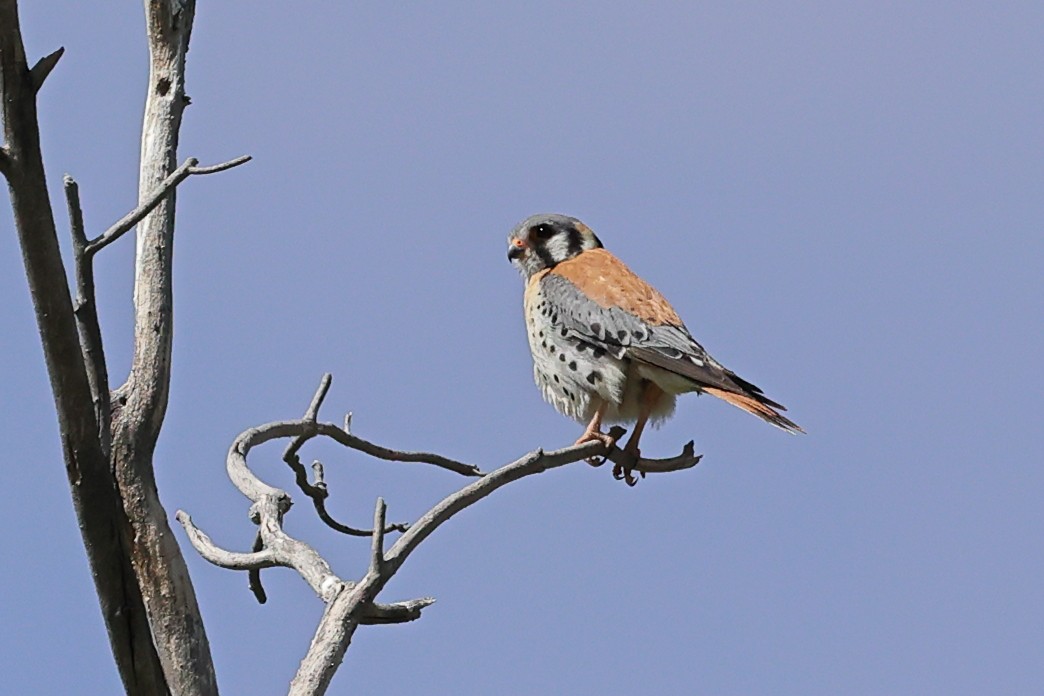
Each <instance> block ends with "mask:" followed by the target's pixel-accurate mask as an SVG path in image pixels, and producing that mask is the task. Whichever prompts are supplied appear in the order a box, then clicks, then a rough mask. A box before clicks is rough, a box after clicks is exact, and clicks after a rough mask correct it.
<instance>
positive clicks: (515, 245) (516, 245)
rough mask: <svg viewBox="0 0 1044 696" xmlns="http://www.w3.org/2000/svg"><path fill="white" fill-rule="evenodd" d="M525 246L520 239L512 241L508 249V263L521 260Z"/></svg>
mask: <svg viewBox="0 0 1044 696" xmlns="http://www.w3.org/2000/svg"><path fill="white" fill-rule="evenodd" d="M527 246H528V245H527V244H526V243H525V242H524V241H522V240H521V239H512V240H511V246H510V247H508V261H514V260H515V259H520V258H522V255H523V254H525V253H526V248H527Z"/></svg>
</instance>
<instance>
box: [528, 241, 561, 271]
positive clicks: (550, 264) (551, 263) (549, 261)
mask: <svg viewBox="0 0 1044 696" xmlns="http://www.w3.org/2000/svg"><path fill="white" fill-rule="evenodd" d="M533 251H535V252H536V255H537V256H539V257H540V260H541V261H543V262H544V267H545V268H554V267H555V263H556V262H555V259H554V257H552V256H551V252H550V251H548V250H547V247H546V246H544V245H543V244H535V245H534V246H533Z"/></svg>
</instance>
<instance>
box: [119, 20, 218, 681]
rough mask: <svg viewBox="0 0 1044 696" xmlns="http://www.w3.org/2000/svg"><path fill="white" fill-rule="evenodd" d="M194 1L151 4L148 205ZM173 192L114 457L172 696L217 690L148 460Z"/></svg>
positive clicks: (166, 374) (178, 115) (156, 224)
mask: <svg viewBox="0 0 1044 696" xmlns="http://www.w3.org/2000/svg"><path fill="white" fill-rule="evenodd" d="M194 12H195V2H194V0H178V1H175V0H146V1H145V18H146V30H147V35H148V46H149V81H148V90H147V96H146V100H145V117H144V123H143V125H142V138H141V161H140V172H139V179H138V200H139V202H140V203H142V204H145V203H146V202H149V201H151V200H153V199H154V192H155V191H157V190H158V189H161V188H163V186H164V182H165V180H166V179H167V177H168V176H170V174H171V173H172V172H173V171H174V170H175V167H176V166H177V150H178V135H179V131H180V128H181V119H182V113H183V111H184V109H185V106H186V105H187V103H188V99H187V97H186V96H185V56H186V53H187V52H188V45H189V37H190V35H191V32H192V20H193V15H194ZM175 197H176V193H175V191H173V190H172V191H170V193H169V194H167V195H165V196H162V197H161V198H160V200H159V201H158V202H157V203H156V204H155V207H154V208H153V209H152V212H151V213H149V214H148V216H147V217H145V218H144V219H143V220H142V221H141V223H139V226H138V232H137V238H136V242H137V243H136V254H135V273H134V315H135V318H134V352H133V356H132V359H131V371H130V375H129V376H128V378H127V381H126V382H125V383H124V384H123V385H122V386H120V387H119V388H118V389H116V390H115V392H114V394H113V399H112V405H113V421H112V460H113V465H114V470H115V474H116V482H117V485H118V486H119V490H120V496H121V498H122V499H123V505H124V510H125V511H126V515H127V519H128V523H129V524H130V539H131V543H132V547H131V561H132V563H133V564H134V570H135V575H136V576H137V579H138V582H139V583H140V586H141V592H142V596H143V597H144V598H145V606H146V609H147V611H148V615H149V625H150V627H151V630H152V635H153V640H154V642H155V645H156V650H157V653H158V655H159V659H160V662H161V663H162V665H163V669H164V673H165V674H166V676H167V681H168V685H169V687H170V690H171V691H172V692H173V693H175V694H185V695H193V696H194V695H197V694H198V695H204V694H216V693H217V680H216V678H215V675H214V665H213V661H212V659H211V656H210V646H209V643H208V640H207V635H206V631H205V630H204V627H203V621H202V617H201V616H200V611H199V606H198V604H197V602H196V596H195V592H194V590H193V588H192V583H191V581H190V579H189V575H188V568H187V566H186V565H185V559H184V557H183V556H182V554H181V551H180V549H179V548H178V545H177V543H176V542H175V540H174V537H173V535H172V534H171V531H170V527H169V525H168V524H167V515H166V511H165V510H164V509H163V506H162V504H161V503H160V500H159V495H158V492H157V490H156V480H155V473H154V471H153V462H152V456H153V452H154V451H155V447H156V440H157V438H158V436H159V432H160V428H161V426H162V425H163V419H164V416H165V414H166V411H167V399H168V396H169V393H170V360H171V344H172V338H173V327H174V321H173V285H172V280H173V256H172V255H173V242H174V210H175Z"/></svg>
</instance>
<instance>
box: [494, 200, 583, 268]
mask: <svg viewBox="0 0 1044 696" xmlns="http://www.w3.org/2000/svg"><path fill="white" fill-rule="evenodd" d="M601 248H602V243H601V242H600V241H599V240H598V237H596V236H595V233H594V232H592V231H591V228H590V227H588V226H587V225H585V224H584V223H582V222H580V221H579V220H577V219H576V218H574V217H569V216H568V215H558V214H555V213H541V214H540V215H531V216H530V217H527V218H526V219H525V220H523V221H522V222H520V223H519V224H518V226H516V227H515V229H514V230H512V231H511V234H509V235H508V254H507V255H508V260H509V261H511V263H512V264H514V266H515V268H517V269H518V270H519V272H520V273H522V275H523V276H525V277H526V278H527V279H528V278H531V277H532V276H533V274H535V273H538V272H540V271H542V270H544V269H546V268H554V267H555V266H556V265H557V264H559V263H561V262H563V261H565V260H567V259H571V258H573V257H574V256H579V255H580V254H582V253H584V252H585V251H587V250H588V249H601Z"/></svg>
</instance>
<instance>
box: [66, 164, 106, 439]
mask: <svg viewBox="0 0 1044 696" xmlns="http://www.w3.org/2000/svg"><path fill="white" fill-rule="evenodd" d="M64 184H65V199H66V203H67V205H68V209H69V229H70V232H71V234H72V247H73V266H74V268H75V271H76V304H75V305H74V307H73V312H74V313H75V315H76V327H77V330H78V331H79V334H80V346H81V348H82V349H83V360H84V364H85V366H86V368H87V381H88V382H89V383H90V387H91V398H92V399H93V401H94V412H95V417H96V418H97V419H98V437H99V439H100V440H101V444H102V451H103V452H105V456H106V457H108V456H109V453H110V451H111V448H112V442H111V437H112V433H111V408H110V401H109V371H108V368H107V367H106V364H105V351H104V349H103V347H102V333H101V326H100V325H99V323H98V307H97V304H96V302H95V295H94V263H93V262H92V260H91V257H90V255H88V254H87V253H86V250H87V236H86V233H85V232H84V226H83V210H82V208H81V207H80V189H79V186H77V184H76V181H74V180H73V178H72V177H71V176H69V175H68V174H66V175H65V180H64Z"/></svg>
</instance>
